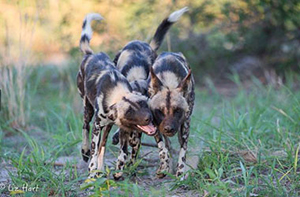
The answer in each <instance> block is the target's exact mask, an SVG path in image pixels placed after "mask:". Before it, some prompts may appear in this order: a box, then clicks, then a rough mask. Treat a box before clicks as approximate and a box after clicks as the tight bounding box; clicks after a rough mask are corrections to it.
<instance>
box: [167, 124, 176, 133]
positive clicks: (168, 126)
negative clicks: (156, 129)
mask: <svg viewBox="0 0 300 197" xmlns="http://www.w3.org/2000/svg"><path fill="white" fill-rule="evenodd" d="M164 131H165V132H166V133H173V132H174V131H175V129H174V127H172V126H170V125H167V126H165V127H164Z"/></svg>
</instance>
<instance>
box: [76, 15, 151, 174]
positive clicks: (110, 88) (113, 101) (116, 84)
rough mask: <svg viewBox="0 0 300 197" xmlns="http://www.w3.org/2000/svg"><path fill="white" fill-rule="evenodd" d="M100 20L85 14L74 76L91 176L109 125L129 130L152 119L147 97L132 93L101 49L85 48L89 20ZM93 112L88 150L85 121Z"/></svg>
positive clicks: (101, 167) (97, 166)
mask: <svg viewBox="0 0 300 197" xmlns="http://www.w3.org/2000/svg"><path fill="white" fill-rule="evenodd" d="M100 19H102V17H101V16H100V15H99V14H89V15H87V16H86V18H85V20H84V22H83V26H82V34H81V39H80V49H81V51H82V52H83V54H84V55H85V56H84V57H83V60H82V63H81V65H80V69H79V72H78V75H77V86H78V91H79V94H80V96H81V97H82V99H83V104H84V125H83V130H82V132H83V143H82V156H83V159H84V160H85V161H88V159H89V156H90V154H91V160H90V163H89V172H90V176H91V177H93V176H94V175H95V173H94V172H93V171H95V170H100V171H103V170H104V154H105V145H106V141H107V137H108V134H109V132H110V130H111V127H112V125H113V124H116V125H117V126H118V127H120V128H121V129H122V130H124V131H132V130H141V129H140V127H141V126H142V127H143V126H147V125H149V124H150V123H151V122H152V114H151V111H150V109H149V107H148V104H147V97H145V96H143V95H141V94H137V93H135V92H132V88H131V86H130V84H129V82H128V80H127V79H126V78H125V77H124V76H123V75H122V74H121V73H120V71H119V70H117V69H116V67H115V66H114V63H113V62H112V61H111V60H110V58H109V57H108V56H107V55H106V54H105V53H103V52H100V53H98V54H93V51H92V49H91V48H90V47H89V41H90V39H91V37H92V35H91V34H92V30H91V27H90V23H91V21H92V20H100ZM94 115H95V120H94V125H93V132H92V142H91V151H90V149H89V146H88V145H89V130H90V127H89V123H90V122H91V120H92V118H93V116H94ZM151 125H152V123H151ZM141 131H143V130H141ZM102 132H103V134H102ZM101 134H102V139H101Z"/></svg>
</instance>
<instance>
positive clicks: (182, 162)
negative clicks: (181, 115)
mask: <svg viewBox="0 0 300 197" xmlns="http://www.w3.org/2000/svg"><path fill="white" fill-rule="evenodd" d="M189 130H190V119H188V120H186V121H185V122H184V123H183V125H182V127H181V129H180V131H179V133H178V140H179V144H180V152H179V156H178V163H177V171H176V176H177V177H178V176H181V175H182V174H183V173H184V172H185V170H186V151H187V143H188V137H189Z"/></svg>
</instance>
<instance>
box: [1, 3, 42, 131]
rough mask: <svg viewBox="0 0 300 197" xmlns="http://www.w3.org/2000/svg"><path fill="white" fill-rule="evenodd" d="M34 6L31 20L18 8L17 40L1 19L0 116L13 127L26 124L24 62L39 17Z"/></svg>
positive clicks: (28, 55)
mask: <svg viewBox="0 0 300 197" xmlns="http://www.w3.org/2000/svg"><path fill="white" fill-rule="evenodd" d="M38 10H39V9H38V8H37V9H36V14H35V17H34V18H33V19H29V17H28V16H27V14H26V13H22V11H21V8H20V11H19V24H20V26H19V30H18V31H19V39H18V41H17V42H16V43H14V41H12V38H11V37H10V33H11V32H13V31H14V30H12V29H10V28H9V26H8V25H7V21H6V22H5V23H6V24H5V46H4V50H3V51H2V53H3V54H1V57H2V59H1V62H0V87H1V90H2V95H3V111H2V117H4V121H6V123H9V124H10V126H12V127H13V128H20V127H24V126H25V125H26V121H27V119H28V117H29V116H28V115H27V114H26V106H25V105H26V102H25V99H26V84H27V78H28V75H29V72H30V71H29V69H28V62H29V59H30V57H31V52H32V51H31V47H32V40H33V38H34V32H35V27H36V23H37V21H38V18H39V12H38Z"/></svg>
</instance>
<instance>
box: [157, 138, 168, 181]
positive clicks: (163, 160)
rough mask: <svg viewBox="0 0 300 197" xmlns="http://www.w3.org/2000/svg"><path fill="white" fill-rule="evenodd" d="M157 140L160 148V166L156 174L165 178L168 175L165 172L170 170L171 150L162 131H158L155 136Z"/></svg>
mask: <svg viewBox="0 0 300 197" xmlns="http://www.w3.org/2000/svg"><path fill="white" fill-rule="evenodd" d="M154 138H155V141H156V143H157V146H158V149H159V160H160V164H159V168H158V169H157V170H156V176H157V177H158V178H163V177H165V176H166V174H165V173H164V172H170V157H169V151H168V149H167V147H166V145H165V143H164V141H163V139H162V136H161V134H160V133H157V134H156V135H155V136H154Z"/></svg>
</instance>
